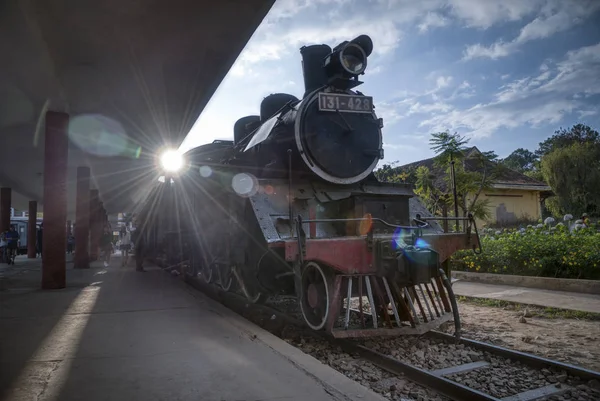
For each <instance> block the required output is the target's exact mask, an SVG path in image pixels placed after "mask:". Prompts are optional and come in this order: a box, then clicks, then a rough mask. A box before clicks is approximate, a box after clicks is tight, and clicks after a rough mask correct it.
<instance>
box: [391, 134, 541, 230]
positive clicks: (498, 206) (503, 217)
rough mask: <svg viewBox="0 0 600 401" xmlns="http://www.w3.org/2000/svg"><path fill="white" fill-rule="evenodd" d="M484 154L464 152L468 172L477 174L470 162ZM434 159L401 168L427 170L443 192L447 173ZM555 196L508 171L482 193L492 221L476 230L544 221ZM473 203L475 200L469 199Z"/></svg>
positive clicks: (524, 177) (479, 225)
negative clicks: (545, 204) (545, 207)
mask: <svg viewBox="0 0 600 401" xmlns="http://www.w3.org/2000/svg"><path fill="white" fill-rule="evenodd" d="M477 153H479V154H481V152H480V150H479V149H477V147H475V146H474V147H472V148H470V149H468V150H466V152H465V159H464V161H463V163H464V166H465V170H467V171H469V170H470V171H477V170H478V169H480V168H481V167H479V166H480V164H479V163H474V162H471V163H470V162H469V160H470V159H471V160H473V159H472V158H473V156H475V155H476V154H477ZM434 160H435V159H434V158H430V159H425V160H421V161H418V162H415V163H410V164H406V165H404V166H400V167H398V169H401V170H405V169H408V168H416V167H420V166H426V167H427V168H429V171H430V172H431V173H432V174H434V175H435V176H436V181H435V185H436V186H438V187H439V188H443V187H445V185H446V182H445V180H444V177H445V175H446V172H445V171H442V170H441V169H436V168H435V167H434ZM551 195H552V189H551V188H550V186H548V185H547V184H546V183H544V182H541V181H538V180H535V179H533V178H531V177H528V176H526V175H525V174H522V173H519V172H518V171H514V170H511V169H509V168H505V169H503V170H502V173H501V175H500V177H499V178H498V179H496V180H495V181H494V183H493V184H492V189H490V190H487V191H483V192H482V193H481V194H480V195H479V199H482V200H483V199H488V200H489V208H490V209H491V210H490V215H491V218H490V220H489V221H481V220H478V221H477V226H478V227H482V226H483V225H486V224H500V225H511V224H515V223H517V222H518V221H524V220H538V219H540V218H541V217H542V210H543V202H544V200H545V199H546V198H548V197H549V196H551ZM470 198H471V199H472V197H470Z"/></svg>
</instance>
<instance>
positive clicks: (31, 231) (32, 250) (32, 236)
mask: <svg viewBox="0 0 600 401" xmlns="http://www.w3.org/2000/svg"><path fill="white" fill-rule="evenodd" d="M36 223H37V202H36V201H29V220H27V257H28V258H29V259H35V257H36V256H37V249H36V245H37V226H36Z"/></svg>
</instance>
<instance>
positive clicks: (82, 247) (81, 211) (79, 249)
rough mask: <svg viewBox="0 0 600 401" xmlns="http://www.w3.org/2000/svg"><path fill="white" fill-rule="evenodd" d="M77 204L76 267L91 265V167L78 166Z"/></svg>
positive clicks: (84, 267)
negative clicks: (89, 243)
mask: <svg viewBox="0 0 600 401" xmlns="http://www.w3.org/2000/svg"><path fill="white" fill-rule="evenodd" d="M76 202H77V205H76V209H75V263H74V266H73V267H74V268H75V269H87V268H89V267H90V260H89V258H90V256H89V254H88V239H89V235H90V169H89V167H77V199H76Z"/></svg>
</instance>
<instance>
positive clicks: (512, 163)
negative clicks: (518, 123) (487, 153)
mask: <svg viewBox="0 0 600 401" xmlns="http://www.w3.org/2000/svg"><path fill="white" fill-rule="evenodd" d="M538 160H539V157H538V155H536V154H535V153H533V152H532V151H530V150H527V149H523V148H519V149H517V150H515V151H514V152H512V153H511V154H510V155H508V157H507V158H506V159H504V160H502V163H503V164H504V165H505V166H506V167H508V168H510V169H512V170H515V171H518V172H520V173H525V172H527V171H533V170H535V169H536V164H537V162H538Z"/></svg>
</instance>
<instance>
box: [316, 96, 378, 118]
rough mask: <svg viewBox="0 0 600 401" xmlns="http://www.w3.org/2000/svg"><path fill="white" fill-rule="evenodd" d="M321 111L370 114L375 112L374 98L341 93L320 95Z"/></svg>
mask: <svg viewBox="0 0 600 401" xmlns="http://www.w3.org/2000/svg"><path fill="white" fill-rule="evenodd" d="M319 111H340V112H344V113H369V114H370V113H372V112H373V98H372V97H371V96H359V95H344V94H339V93H319Z"/></svg>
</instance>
